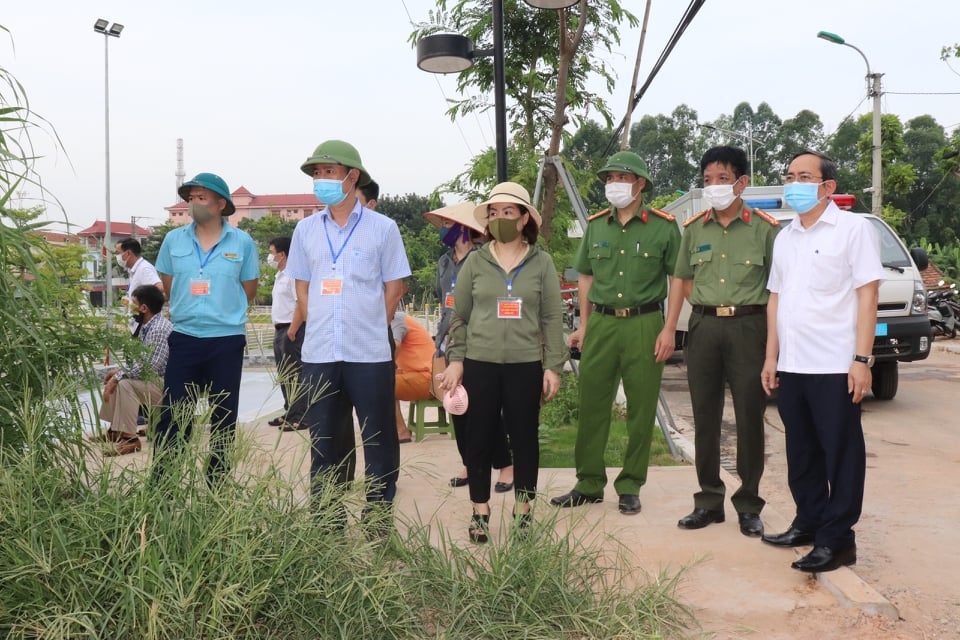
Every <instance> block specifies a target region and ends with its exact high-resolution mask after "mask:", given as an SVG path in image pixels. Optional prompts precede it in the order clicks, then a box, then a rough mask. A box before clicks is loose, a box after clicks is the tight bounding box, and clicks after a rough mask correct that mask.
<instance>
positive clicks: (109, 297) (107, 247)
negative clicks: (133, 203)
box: [93, 18, 123, 329]
mask: <svg viewBox="0 0 960 640" xmlns="http://www.w3.org/2000/svg"><path fill="white" fill-rule="evenodd" d="M93 30H94V31H96V32H97V33H102V34H103V131H104V134H103V135H104V150H105V151H104V158H105V162H106V182H105V184H106V204H105V208H104V227H105V230H104V235H103V246H104V251H105V253H106V256H105V258H104V262H105V263H106V264H105V265H104V298H103V305H104V308H105V309H106V312H107V328H108V329H109V328H110V320H111V319H110V309H111V307H112V306H113V278H112V277H111V276H112V271H113V263H112V262H111V261H110V260H107V259H106V258H108V257H110V255H111V252H112V251H113V243H112V242H111V238H110V38H111V37H114V38H119V37H120V32H121V31H123V25H122V24H117V23H116V22H114V23H113V24H110V22H109V21H107V20H104V19H103V18H100V19H98V20H97V21H96V22H94V23H93Z"/></svg>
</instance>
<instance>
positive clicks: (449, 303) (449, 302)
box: [443, 292, 453, 309]
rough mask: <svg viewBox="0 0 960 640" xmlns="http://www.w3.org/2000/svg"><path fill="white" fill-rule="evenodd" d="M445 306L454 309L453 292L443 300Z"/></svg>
mask: <svg viewBox="0 0 960 640" xmlns="http://www.w3.org/2000/svg"><path fill="white" fill-rule="evenodd" d="M443 306H444V307H446V308H447V309H453V292H450V293H448V294H447V295H446V296H444V298H443Z"/></svg>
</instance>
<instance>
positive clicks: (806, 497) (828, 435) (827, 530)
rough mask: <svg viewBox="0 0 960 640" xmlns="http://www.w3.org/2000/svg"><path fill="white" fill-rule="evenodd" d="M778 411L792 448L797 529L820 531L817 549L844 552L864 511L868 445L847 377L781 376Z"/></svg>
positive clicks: (790, 460) (791, 475) (790, 478)
mask: <svg viewBox="0 0 960 640" xmlns="http://www.w3.org/2000/svg"><path fill="white" fill-rule="evenodd" d="M779 375H780V388H779V391H778V394H777V408H778V409H779V410H780V417H781V418H782V419H783V426H784V429H785V431H786V445H787V479H788V482H789V484H790V492H791V493H792V494H793V501H794V502H795V503H796V505H797V515H796V518H794V520H793V526H794V527H796V528H797V529H800V530H801V531H814V532H816V539H815V542H816V544H817V546H824V547H830V548H831V549H842V548H845V547H847V546H849V545H851V544H853V543H854V542H855V540H856V538H855V536H854V533H853V525H854V524H856V522H857V520H859V519H860V513H861V511H862V509H863V489H864V481H865V478H866V468H867V460H866V445H865V444H864V440H863V426H862V424H861V422H860V405H859V404H856V403H854V402H853V401H852V395H851V394H850V393H847V374H845V373H835V374H801V373H780V374H779Z"/></svg>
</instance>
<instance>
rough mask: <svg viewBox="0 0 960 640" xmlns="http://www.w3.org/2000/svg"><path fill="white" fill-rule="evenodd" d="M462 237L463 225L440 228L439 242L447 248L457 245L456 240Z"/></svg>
mask: <svg viewBox="0 0 960 640" xmlns="http://www.w3.org/2000/svg"><path fill="white" fill-rule="evenodd" d="M461 235H463V225H462V224H460V223H457V224H455V225H453V226H452V227H440V242H442V243H443V244H445V245H446V246H448V247H452V246H454V245H455V244H457V240H458V239H459V238H460V236H461Z"/></svg>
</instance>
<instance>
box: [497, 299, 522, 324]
mask: <svg viewBox="0 0 960 640" xmlns="http://www.w3.org/2000/svg"><path fill="white" fill-rule="evenodd" d="M522 313H523V298H497V317H498V318H502V319H504V320H519V319H520V318H521V317H522Z"/></svg>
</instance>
